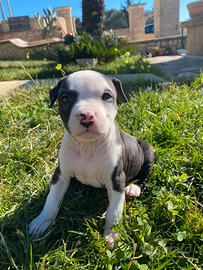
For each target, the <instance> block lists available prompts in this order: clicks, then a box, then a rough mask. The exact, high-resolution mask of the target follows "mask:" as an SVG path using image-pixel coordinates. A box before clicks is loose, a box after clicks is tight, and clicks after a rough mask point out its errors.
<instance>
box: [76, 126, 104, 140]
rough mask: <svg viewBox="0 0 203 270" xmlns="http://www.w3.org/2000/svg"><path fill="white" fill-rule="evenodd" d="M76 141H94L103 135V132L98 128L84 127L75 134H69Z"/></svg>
mask: <svg viewBox="0 0 203 270" xmlns="http://www.w3.org/2000/svg"><path fill="white" fill-rule="evenodd" d="M71 135H72V136H73V137H74V138H76V139H77V140H78V141H95V140H98V139H100V138H102V137H104V136H105V133H104V132H101V131H98V130H92V129H90V128H86V129H84V130H83V131H81V132H78V133H77V134H73V133H72V134H71Z"/></svg>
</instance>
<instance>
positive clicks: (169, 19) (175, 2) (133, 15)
mask: <svg viewBox="0 0 203 270" xmlns="http://www.w3.org/2000/svg"><path fill="white" fill-rule="evenodd" d="M179 2H180V0H154V13H153V12H152V13H149V12H148V13H146V14H145V13H144V5H145V4H136V5H133V6H129V8H128V13H129V31H127V30H126V29H125V31H124V32H125V37H126V38H127V39H128V40H130V41H136V40H141V39H152V38H159V37H167V36H176V35H179V28H178V25H179V10H180V3H179ZM151 17H154V29H155V33H154V34H145V30H144V27H145V24H146V21H147V19H148V18H151ZM113 31H115V32H116V33H118V35H119V36H120V35H121V36H124V35H123V34H124V32H123V31H121V30H120V29H119V30H118V29H113ZM127 32H128V33H127ZM120 33H121V34H120Z"/></svg>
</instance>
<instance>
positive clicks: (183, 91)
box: [0, 76, 203, 270]
mask: <svg viewBox="0 0 203 270" xmlns="http://www.w3.org/2000/svg"><path fill="white" fill-rule="evenodd" d="M126 87H127V85H126ZM0 117H1V122H0V144H1V147H0V158H1V163H0V269H1V270H4V269H25V270H27V269H88V270H91V269H95V270H96V269H109V270H111V269H112V270H113V269H123V270H127V269H131V270H134V269H141V270H147V269H150V270H152V269H156V270H161V269H171V270H172V269H174V270H179V269H181V270H182V269H187V270H189V269H190V270H192V269H201V265H203V214H202V207H203V202H202V201H203V200H202V198H203V172H202V166H203V156H202V149H203V138H202V137H203V76H202V77H200V78H199V79H197V80H196V81H195V82H194V83H193V84H191V86H190V87H189V86H186V85H181V86H176V85H174V86H170V87H168V88H167V89H163V90H162V91H160V90H158V89H157V90H156V91H150V92H149V91H146V90H144V89H143V90H140V91H134V92H133V93H132V98H131V100H130V102H129V103H128V104H124V105H121V106H120V107H119V114H118V122H119V124H120V126H121V128H122V129H123V130H125V131H126V132H129V133H130V134H132V135H135V136H137V137H139V138H143V139H145V140H146V141H148V142H150V143H151V144H152V145H153V146H154V148H155V150H156V164H155V166H154V169H153V171H152V173H151V175H150V177H149V180H148V184H147V188H146V189H145V191H144V193H143V194H142V195H141V197H140V198H139V199H132V198H130V199H127V200H126V205H125V211H124V218H123V225H121V224H120V225H118V228H115V229H116V230H119V231H120V239H119V240H118V242H117V246H116V248H115V249H114V250H108V249H107V247H106V244H105V240H104V239H103V237H102V235H101V230H102V227H103V225H104V219H103V217H102V214H103V212H104V211H105V210H106V207H107V204H108V202H107V195H106V192H105V190H102V189H94V188H91V187H87V186H83V185H81V184H79V183H72V185H71V188H70V191H69V192H68V193H67V194H66V196H65V199H64V202H63V204H62V207H61V210H60V212H59V215H58V216H57V219H56V224H55V225H54V227H52V228H51V229H50V230H49V231H48V232H47V235H46V236H45V237H44V238H43V239H42V240H41V241H40V242H36V241H35V242H34V241H32V240H31V239H30V238H29V236H28V235H27V233H26V226H27V224H29V222H30V221H31V220H32V219H33V218H34V217H35V216H36V215H37V214H38V213H39V212H40V211H41V209H42V206H43V205H44V202H45V198H46V195H47V192H48V188H49V182H50V178H51V175H52V173H53V171H54V169H55V167H56V163H57V149H58V147H59V144H60V142H61V138H62V134H63V132H64V128H63V126H62V121H61V120H60V118H59V116H58V114H57V109H56V106H55V109H54V110H51V109H49V108H48V86H47V85H44V86H43V87H40V88H39V87H36V88H35V89H31V90H30V91H29V92H28V91H26V90H21V91H16V92H15V93H14V94H13V95H11V96H8V97H5V98H3V99H2V100H1V101H0Z"/></svg>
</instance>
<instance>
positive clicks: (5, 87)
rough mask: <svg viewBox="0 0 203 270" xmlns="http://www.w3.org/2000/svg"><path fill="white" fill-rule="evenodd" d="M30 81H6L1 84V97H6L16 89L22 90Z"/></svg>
mask: <svg viewBox="0 0 203 270" xmlns="http://www.w3.org/2000/svg"><path fill="white" fill-rule="evenodd" d="M27 82H28V81H5V82H0V96H6V95H8V94H9V93H10V92H12V91H13V90H14V89H16V88H20V87H21V86H22V85H25V84H26V83H27Z"/></svg>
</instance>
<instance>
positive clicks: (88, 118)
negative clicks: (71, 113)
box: [78, 113, 94, 128]
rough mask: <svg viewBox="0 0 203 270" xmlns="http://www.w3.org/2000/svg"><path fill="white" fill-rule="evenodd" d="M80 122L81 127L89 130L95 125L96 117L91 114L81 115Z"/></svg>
mask: <svg viewBox="0 0 203 270" xmlns="http://www.w3.org/2000/svg"><path fill="white" fill-rule="evenodd" d="M78 120H79V121H80V125H82V126H83V127H86V128H89V127H90V126H92V125H93V124H94V116H93V115H92V114H90V113H86V114H85V113H80V114H79V116H78Z"/></svg>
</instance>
